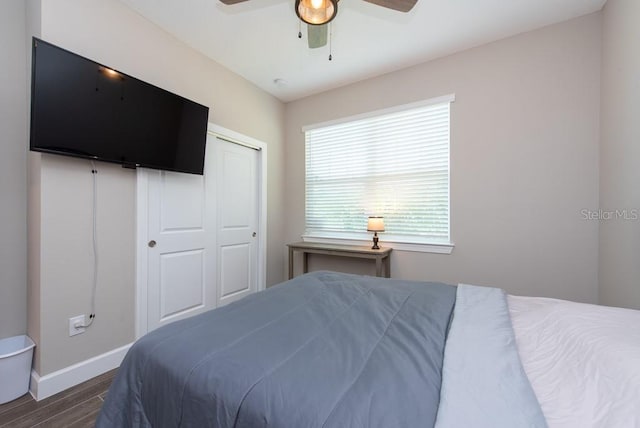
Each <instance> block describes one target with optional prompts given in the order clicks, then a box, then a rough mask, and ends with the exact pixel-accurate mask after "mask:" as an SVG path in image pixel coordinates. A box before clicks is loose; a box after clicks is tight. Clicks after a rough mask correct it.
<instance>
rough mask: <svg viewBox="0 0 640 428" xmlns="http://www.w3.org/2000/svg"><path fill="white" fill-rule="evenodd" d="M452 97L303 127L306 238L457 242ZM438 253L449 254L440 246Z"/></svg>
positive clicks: (410, 242) (432, 242)
mask: <svg viewBox="0 0 640 428" xmlns="http://www.w3.org/2000/svg"><path fill="white" fill-rule="evenodd" d="M453 100H454V97H453V95H451V96H446V97H441V98H438V99H434V100H428V101H425V102H422V103H418V104H412V105H409V106H403V107H400V108H396V109H393V110H385V111H382V112H375V113H373V114H367V115H366V116H359V117H355V118H348V119H345V120H341V121H339V122H332V123H325V124H320V125H316V126H311V127H308V128H305V129H304V132H305V143H306V148H305V158H306V212H305V219H306V220H305V223H306V224H305V229H306V230H305V239H318V238H320V239H323V238H324V239H327V238H329V239H348V240H362V239H367V240H370V239H371V236H370V235H371V234H370V233H367V232H366V229H367V218H368V216H383V217H384V223H385V233H384V234H383V235H381V237H380V239H381V240H383V241H384V242H386V243H387V244H388V243H389V242H395V243H409V244H434V245H436V246H438V245H443V246H445V247H447V246H448V247H451V245H450V231H449V111H450V103H451V102H452V101H453ZM439 252H450V249H449V250H448V251H439Z"/></svg>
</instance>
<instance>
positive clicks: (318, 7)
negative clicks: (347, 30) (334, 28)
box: [296, 0, 338, 25]
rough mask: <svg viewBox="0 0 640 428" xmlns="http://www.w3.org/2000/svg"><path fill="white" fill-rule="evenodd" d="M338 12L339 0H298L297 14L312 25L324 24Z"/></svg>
mask: <svg viewBox="0 0 640 428" xmlns="http://www.w3.org/2000/svg"><path fill="white" fill-rule="evenodd" d="M337 13H338V2H337V0H296V14H297V15H298V17H299V18H300V19H301V20H302V21H304V22H306V23H307V24H311V25H323V24H326V23H327V22H329V21H331V20H332V19H333V18H335V16H336V14H337Z"/></svg>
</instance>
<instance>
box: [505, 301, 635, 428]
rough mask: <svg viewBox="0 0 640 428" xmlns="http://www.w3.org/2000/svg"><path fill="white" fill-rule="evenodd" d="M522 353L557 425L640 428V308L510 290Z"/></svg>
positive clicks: (544, 405)
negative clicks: (523, 293)
mask: <svg viewBox="0 0 640 428" xmlns="http://www.w3.org/2000/svg"><path fill="white" fill-rule="evenodd" d="M508 302H509V312H510V315H511V319H512V322H513V328H514V331H515V336H516V342H517V344H518V352H519V353H520V358H521V360H522V364H523V366H524V369H525V372H526V373H527V376H528V377H529V380H530V382H531V384H532V386H533V390H534V391H535V393H536V396H537V397H538V401H539V402H540V406H541V407H542V411H543V413H544V415H545V418H546V419H547V423H548V424H549V427H551V428H556V427H558V428H560V427H561V428H588V427H594V428H595V427H598V428H601V427H624V428H631V427H638V428H640V311H635V310H631V309H621V308H613V307H606V306H598V305H589V304H584V303H575V302H569V301H564V300H556V299H548V298H539V297H519V296H508Z"/></svg>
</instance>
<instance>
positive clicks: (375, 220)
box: [367, 217, 384, 232]
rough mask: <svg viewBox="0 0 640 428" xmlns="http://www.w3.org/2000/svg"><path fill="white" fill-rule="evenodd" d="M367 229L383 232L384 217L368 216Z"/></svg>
mask: <svg viewBox="0 0 640 428" xmlns="http://www.w3.org/2000/svg"><path fill="white" fill-rule="evenodd" d="M367 231H369V232H384V217H369V221H368V222H367Z"/></svg>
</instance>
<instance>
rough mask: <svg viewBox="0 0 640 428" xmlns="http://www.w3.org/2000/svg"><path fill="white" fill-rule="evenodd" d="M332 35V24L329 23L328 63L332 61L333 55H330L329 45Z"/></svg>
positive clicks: (330, 46) (330, 48)
mask: <svg viewBox="0 0 640 428" xmlns="http://www.w3.org/2000/svg"><path fill="white" fill-rule="evenodd" d="M332 34H333V24H332V23H329V61H331V60H333V55H331V52H332V50H333V48H332V45H331V35H332Z"/></svg>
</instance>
